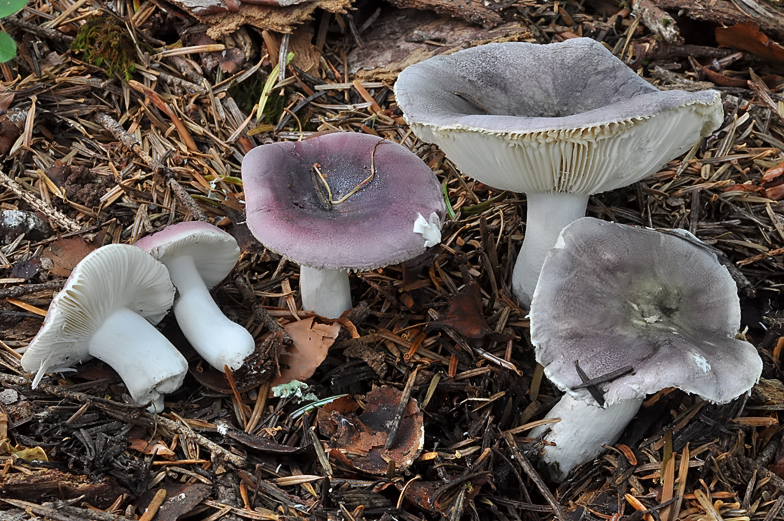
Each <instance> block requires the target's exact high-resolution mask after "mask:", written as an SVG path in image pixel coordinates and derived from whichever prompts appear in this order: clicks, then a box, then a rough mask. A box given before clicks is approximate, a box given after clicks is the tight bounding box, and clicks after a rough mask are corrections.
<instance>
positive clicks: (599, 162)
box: [411, 105, 706, 195]
mask: <svg viewBox="0 0 784 521" xmlns="http://www.w3.org/2000/svg"><path fill="white" fill-rule="evenodd" d="M700 109H702V110H703V111H704V110H706V107H703V106H701V105H691V106H689V107H685V108H683V107H682V108H680V109H672V110H667V111H664V112H661V113H659V114H657V115H656V116H653V117H650V118H647V119H640V120H633V121H627V122H621V123H612V124H609V125H606V126H602V127H590V128H585V129H570V130H558V131H555V130H554V131H547V132H533V133H525V134H521V133H507V134H495V133H489V132H487V131H483V130H481V129H452V128H440V129H439V128H434V127H428V126H424V125H419V124H415V123H414V124H412V125H411V126H412V128H414V130H415V133H416V134H417V135H418V136H422V137H423V138H424V139H426V140H427V139H428V136H431V137H432V138H433V140H434V141H435V143H436V144H437V145H438V146H439V147H441V149H442V150H443V151H444V152H445V153H446V155H447V157H448V158H449V159H450V160H451V161H452V162H454V163H455V164H456V165H457V166H458V168H459V169H460V170H461V171H462V172H463V173H464V174H466V175H469V176H471V177H473V178H475V179H477V180H479V181H482V182H483V183H486V184H488V185H490V186H492V187H495V188H499V189H503V190H512V191H515V192H524V193H531V192H568V193H580V194H586V195H587V194H593V193H599V192H604V191H607V190H612V189H614V188H618V187H621V186H626V185H629V184H631V183H633V182H635V181H638V180H640V179H643V178H645V177H647V176H648V175H650V174H652V173H653V172H655V171H656V170H658V169H659V168H660V167H661V166H662V165H664V164H666V163H667V161H669V160H671V159H672V158H674V157H677V156H678V155H680V154H682V153H684V152H685V151H686V150H688V149H689V148H690V147H691V146H692V145H693V144H694V143H696V142H697V141H698V140H699V139H700V132H701V130H702V128H703V124H704V121H703V118H702V117H699V116H695V115H694V114H692V113H691V111H697V112H699V111H700Z"/></svg>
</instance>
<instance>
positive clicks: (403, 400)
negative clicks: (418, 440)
mask: <svg viewBox="0 0 784 521" xmlns="http://www.w3.org/2000/svg"><path fill="white" fill-rule="evenodd" d="M418 372H419V366H416V367H415V368H414V370H413V371H411V374H410V375H408V381H407V382H406V386H405V387H404V388H403V394H401V395H400V403H398V404H397V411H395V417H394V418H393V419H392V425H390V427H389V434H388V435H387V441H386V443H384V448H385V449H386V450H389V449H391V448H392V445H394V444H395V437H396V436H397V431H398V430H400V424H401V422H402V421H403V416H405V413H406V406H408V401H409V400H410V399H411V392H412V391H413V390H414V382H416V377H417V373H418Z"/></svg>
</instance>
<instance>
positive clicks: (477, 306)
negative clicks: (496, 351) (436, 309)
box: [427, 281, 509, 342]
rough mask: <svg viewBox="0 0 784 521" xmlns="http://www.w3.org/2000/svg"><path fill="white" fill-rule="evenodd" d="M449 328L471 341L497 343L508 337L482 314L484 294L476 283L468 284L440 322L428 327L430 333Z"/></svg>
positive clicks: (450, 303)
mask: <svg viewBox="0 0 784 521" xmlns="http://www.w3.org/2000/svg"><path fill="white" fill-rule="evenodd" d="M444 327H449V328H452V329H454V330H455V331H457V332H458V333H460V334H461V335H463V336H464V337H466V338H468V339H471V340H481V339H483V338H485V337H488V338H490V339H491V340H494V341H496V342H506V341H507V340H509V336H508V335H504V334H502V333H497V332H496V331H494V330H493V329H491V328H490V326H488V325H487V322H486V321H485V318H484V315H483V314H482V294H481V293H480V291H479V284H477V283H476V282H474V281H471V282H469V283H467V284H466V285H465V286H464V287H463V289H462V290H460V291H459V292H458V294H457V295H455V296H454V297H452V299H451V300H450V301H449V308H448V309H447V311H446V313H445V314H444V315H443V316H441V317H440V318H439V319H438V320H436V321H434V322H431V323H430V324H428V326H427V330H428V331H432V330H434V329H441V328H444Z"/></svg>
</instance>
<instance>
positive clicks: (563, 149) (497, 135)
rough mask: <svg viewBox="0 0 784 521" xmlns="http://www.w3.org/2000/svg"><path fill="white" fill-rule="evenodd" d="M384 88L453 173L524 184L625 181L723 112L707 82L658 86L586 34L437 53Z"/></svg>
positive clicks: (554, 187)
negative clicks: (697, 88) (701, 86)
mask: <svg viewBox="0 0 784 521" xmlns="http://www.w3.org/2000/svg"><path fill="white" fill-rule="evenodd" d="M395 96H396V98H397V102H398V105H399V106H400V108H401V109H402V110H403V114H404V117H405V119H406V121H407V122H408V123H409V125H410V126H411V128H412V129H413V130H414V133H415V134H416V135H417V136H418V137H420V139H423V140H425V141H427V142H431V143H436V144H437V145H438V146H439V147H441V149H442V150H444V152H445V153H446V155H447V157H449V159H450V160H452V161H453V162H454V163H455V164H456V165H457V166H458V168H460V169H461V170H462V171H463V173H465V174H467V175H470V176H471V177H474V178H475V179H478V180H481V181H482V182H484V183H487V184H489V185H491V186H493V187H495V188H500V189H505V190H514V191H517V192H526V193H530V192H570V193H580V194H593V193H598V192H603V191H607V190H611V189H613V188H618V187H621V186H626V185H628V184H631V183H633V182H634V181H637V180H639V179H642V178H644V177H646V176H648V175H650V174H651V173H653V172H655V171H656V170H657V169H658V168H659V167H660V166H661V165H663V164H665V163H666V162H667V161H669V160H670V159H672V158H674V157H677V156H678V155H680V154H681V153H683V152H685V151H686V150H687V149H688V148H689V147H690V146H692V144H693V143H695V142H696V141H697V140H698V139H699V138H700V136H705V135H708V134H710V133H711V132H712V131H713V130H715V129H716V128H718V126H719V125H720V124H721V122H722V117H723V111H722V105H721V100H720V97H719V94H718V93H717V92H715V91H701V92H684V91H675V90H673V91H659V90H657V89H656V88H655V87H653V86H652V85H650V84H649V83H648V82H646V81H645V80H644V79H642V78H640V77H639V76H637V75H636V74H635V72H634V71H633V70H631V69H630V68H629V67H627V66H626V65H625V64H623V62H621V61H620V60H618V59H617V58H615V57H614V56H613V55H612V53H610V51H608V50H607V49H606V48H605V47H604V46H603V45H602V44H600V43H598V42H596V41H594V40H591V39H589V38H574V39H570V40H567V41H565V42H561V43H553V44H548V45H537V44H531V43H523V42H507V43H496V44H487V45H482V46H478V47H474V48H471V49H466V50H463V51H459V52H457V53H454V54H451V55H448V56H444V55H441V56H436V57H433V58H430V59H428V60H425V61H423V62H420V63H418V64H415V65H412V66H410V67H408V68H407V69H405V70H404V71H403V72H402V73H401V74H400V76H399V77H398V80H397V83H396V84H395ZM488 158H493V160H492V163H491V164H488Z"/></svg>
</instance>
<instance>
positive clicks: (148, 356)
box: [87, 308, 188, 412]
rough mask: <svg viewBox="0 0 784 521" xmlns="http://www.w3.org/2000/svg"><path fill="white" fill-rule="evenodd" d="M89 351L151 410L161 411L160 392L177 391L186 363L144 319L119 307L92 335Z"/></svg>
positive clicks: (140, 402)
mask: <svg viewBox="0 0 784 521" xmlns="http://www.w3.org/2000/svg"><path fill="white" fill-rule="evenodd" d="M87 348H88V352H89V353H90V354H91V355H92V356H94V357H95V358H97V359H99V360H102V361H104V362H106V363H107V364H109V365H110V366H111V367H112V368H113V369H114V370H115V371H117V374H119V375H120V378H122V381H123V382H125V387H127V388H128V393H129V394H130V395H131V398H133V400H134V401H135V402H136V403H138V404H140V405H143V404H146V403H150V402H152V403H151V405H150V406H149V407H148V410H150V412H161V411H163V395H164V394H168V393H171V392H174V391H176V390H177V389H178V388H179V387H180V385H182V381H183V380H184V379H185V374H186V373H187V372H188V362H186V361H185V358H183V356H182V355H181V354H180V352H179V351H177V348H175V347H174V346H173V345H172V344H171V343H170V342H169V341H168V340H167V339H166V337H165V336H163V335H162V334H161V333H160V332H159V331H158V330H157V329H155V327H153V326H152V324H150V323H149V322H147V321H146V320H145V319H144V318H142V317H141V316H139V315H138V314H136V313H134V312H133V311H131V310H129V309H127V308H120V309H119V310H117V311H115V312H114V313H112V314H111V315H110V316H109V318H107V319H106V320H105V321H104V322H103V324H102V325H101V327H99V328H98V330H97V331H96V332H95V333H94V334H93V336H92V338H90V341H89V343H88V345H87Z"/></svg>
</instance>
